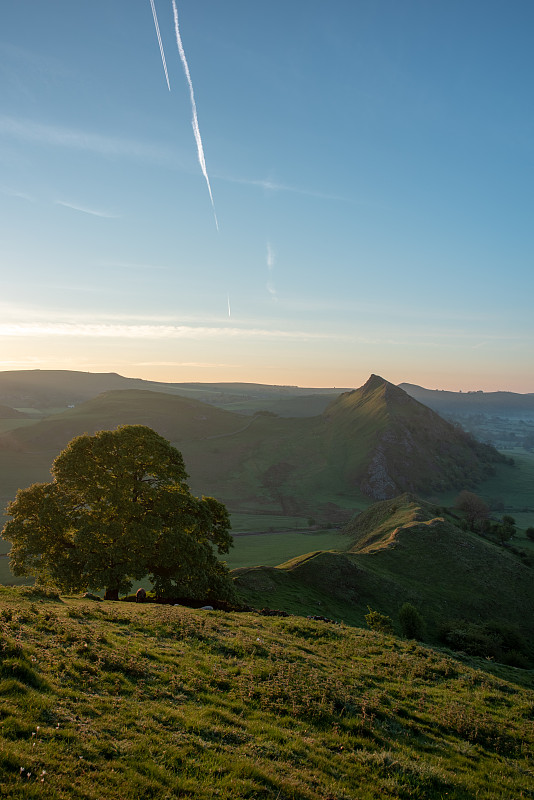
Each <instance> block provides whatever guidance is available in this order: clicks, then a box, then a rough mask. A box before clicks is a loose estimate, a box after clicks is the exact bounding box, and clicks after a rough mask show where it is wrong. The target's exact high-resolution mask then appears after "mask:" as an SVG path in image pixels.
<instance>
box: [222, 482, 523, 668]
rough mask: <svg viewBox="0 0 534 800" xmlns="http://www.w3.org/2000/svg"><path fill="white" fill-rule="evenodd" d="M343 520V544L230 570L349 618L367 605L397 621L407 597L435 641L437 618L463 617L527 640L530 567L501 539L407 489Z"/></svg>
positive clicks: (297, 605)
mask: <svg viewBox="0 0 534 800" xmlns="http://www.w3.org/2000/svg"><path fill="white" fill-rule="evenodd" d="M344 530H345V532H346V534H347V537H348V542H347V550H346V551H345V552H343V553H336V552H332V551H331V552H317V553H311V554H308V555H307V556H301V557H299V558H296V559H293V560H292V561H289V562H287V563H285V564H282V565H280V566H279V567H276V568H272V567H271V568H264V567H257V568H253V569H242V570H234V572H233V574H234V575H235V577H236V585H237V586H238V587H239V590H240V592H241V593H242V595H243V597H244V598H245V599H246V600H247V602H250V603H258V601H259V600H260V597H263V605H267V606H270V607H273V608H281V609H285V610H288V611H298V612H300V613H303V610H304V608H305V607H306V606H307V607H308V608H311V609H313V611H312V613H314V614H326V615H327V616H333V617H335V618H338V619H343V620H344V621H346V622H348V623H350V624H363V622H364V617H365V614H366V613H367V607H368V605H370V606H371V607H373V608H374V609H377V610H379V611H380V612H382V613H385V614H387V615H390V616H391V617H392V619H393V620H394V622H395V624H396V625H397V626H398V615H399V610H400V608H401V606H402V605H403V604H404V603H406V602H409V603H412V604H413V605H414V606H416V607H417V608H418V609H420V611H421V613H422V615H423V617H424V619H425V623H426V631H427V633H426V635H427V637H428V639H429V640H430V641H437V639H438V636H439V632H440V628H441V626H442V625H443V624H444V623H448V622H450V621H454V620H458V619H461V620H467V621H470V622H473V623H480V621H481V620H482V621H484V622H488V621H492V622H495V623H498V624H500V625H504V626H506V625H513V626H516V627H517V629H518V630H521V631H522V633H523V635H524V636H525V637H527V638H528V639H529V640H530V642H531V644H532V639H533V637H534V617H533V615H532V611H533V610H534V581H533V578H534V570H533V569H532V568H531V567H529V566H526V565H525V564H523V563H522V561H521V559H520V558H518V557H517V556H516V555H514V554H513V553H511V552H509V551H508V550H507V549H505V548H503V547H500V546H497V545H496V544H494V543H492V542H490V541H488V540H486V539H483V538H482V537H480V536H478V535H476V534H473V533H470V532H468V531H463V530H461V529H460V528H459V527H457V526H456V525H454V524H452V522H451V521H448V520H447V519H445V518H444V517H442V516H439V515H436V509H434V508H433V507H432V506H431V505H429V504H427V503H424V502H422V501H420V500H418V499H416V498H415V497H413V496H411V495H407V494H406V495H402V496H400V497H397V498H394V499H392V500H386V501H382V502H380V503H376V504H374V505H373V506H370V507H369V508H368V509H367V510H366V511H364V512H362V513H361V514H359V515H358V516H357V517H356V518H355V519H354V520H352V521H351V522H350V523H349V524H348V525H347V526H346V527H345V529H344ZM527 609H528V611H527ZM308 613H309V612H308ZM397 630H400V628H398V627H397ZM533 655H534V653H532V652H531V653H530V656H531V657H532V656H533Z"/></svg>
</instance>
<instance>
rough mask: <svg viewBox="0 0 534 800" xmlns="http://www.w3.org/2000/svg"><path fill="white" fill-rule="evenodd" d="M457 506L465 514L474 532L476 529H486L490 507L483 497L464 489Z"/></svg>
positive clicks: (457, 500)
mask: <svg viewBox="0 0 534 800" xmlns="http://www.w3.org/2000/svg"><path fill="white" fill-rule="evenodd" d="M455 506H456V508H458V509H459V510H460V511H461V512H462V513H463V515H464V517H465V519H466V521H467V523H468V525H469V527H470V529H471V530H472V531H474V530H475V528H476V527H478V528H480V529H483V528H484V526H485V524H486V520H487V519H488V517H489V507H488V505H487V503H486V502H485V501H484V500H483V499H482V498H481V497H479V496H478V495H477V494H474V492H468V491H466V490H465V489H464V490H463V491H462V492H460V494H459V495H458V497H457V498H456V502H455Z"/></svg>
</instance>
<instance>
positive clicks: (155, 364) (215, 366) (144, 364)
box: [133, 361, 242, 369]
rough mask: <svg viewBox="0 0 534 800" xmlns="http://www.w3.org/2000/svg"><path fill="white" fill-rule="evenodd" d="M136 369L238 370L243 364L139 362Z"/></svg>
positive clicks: (135, 364) (135, 365)
mask: <svg viewBox="0 0 534 800" xmlns="http://www.w3.org/2000/svg"><path fill="white" fill-rule="evenodd" d="M133 366H134V367H200V368H201V369H202V368H204V369H218V368H220V367H224V368H228V367H232V368H234V369H235V368H238V367H241V366H242V365H241V364H209V363H206V362H203V361H138V362H136V363H134V364H133Z"/></svg>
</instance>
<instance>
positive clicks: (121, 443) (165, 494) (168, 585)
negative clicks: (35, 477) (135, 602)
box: [2, 425, 232, 599]
mask: <svg viewBox="0 0 534 800" xmlns="http://www.w3.org/2000/svg"><path fill="white" fill-rule="evenodd" d="M51 473H52V477H53V480H52V482H50V483H37V484H33V485H32V486H30V487H28V488H27V489H19V491H18V492H17V495H16V497H15V499H14V500H13V502H11V503H10V504H9V506H8V508H7V511H8V514H10V515H11V517H12V519H11V520H10V521H9V522H7V524H6V525H5V527H4V530H3V531H2V536H3V537H4V538H5V539H7V540H9V541H11V542H12V548H11V552H10V562H11V570H12V571H13V573H14V574H15V575H34V576H36V577H37V578H38V579H39V580H40V581H41V582H47V583H53V584H55V585H56V586H57V587H58V588H60V589H61V590H62V591H81V590H84V589H87V588H91V589H106V597H108V598H109V599H116V598H118V595H119V593H125V592H128V591H129V590H130V589H131V587H132V582H133V581H134V580H140V579H141V578H143V577H145V576H146V575H148V576H149V580H150V581H151V582H152V584H153V586H154V589H155V591H156V594H157V595H160V596H175V597H183V598H196V599H204V598H209V597H210V598H218V599H228V598H229V597H231V595H232V588H231V582H230V578H229V575H228V570H227V568H226V565H225V564H223V563H221V562H220V561H219V560H218V559H217V556H216V554H215V550H217V551H218V553H219V554H222V553H227V552H228V550H229V548H230V547H231V544H232V537H231V535H230V520H229V517H228V512H227V510H226V508H225V506H224V505H223V504H222V503H220V502H218V501H217V500H215V499H213V498H212V497H202V498H197V497H194V496H193V495H192V494H191V492H190V490H189V487H188V485H187V483H186V479H187V477H188V476H187V473H186V471H185V466H184V461H183V458H182V454H181V453H180V451H179V450H177V449H176V448H175V447H173V446H172V445H171V444H169V442H167V440H166V439H164V438H163V437H162V436H160V435H159V434H158V433H156V432H155V431H153V430H152V429H151V428H148V427H146V426H144V425H123V426H121V427H119V428H117V429H116V430H114V431H100V432H98V433H95V434H94V435H92V436H90V435H88V434H84V435H83V436H78V437H76V438H75V439H73V440H72V441H71V442H70V443H69V444H68V445H67V447H66V448H65V449H64V450H63V451H62V452H61V453H60V454H59V455H58V456H57V458H56V459H55V461H54V463H53V466H52V469H51Z"/></svg>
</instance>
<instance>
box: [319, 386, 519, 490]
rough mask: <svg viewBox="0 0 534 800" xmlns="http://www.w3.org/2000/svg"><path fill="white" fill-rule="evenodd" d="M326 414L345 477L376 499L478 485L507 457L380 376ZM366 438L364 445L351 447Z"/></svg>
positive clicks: (339, 400) (337, 403) (342, 398)
mask: <svg viewBox="0 0 534 800" xmlns="http://www.w3.org/2000/svg"><path fill="white" fill-rule="evenodd" d="M325 416H326V417H327V419H328V420H329V422H330V431H331V433H330V439H331V441H332V442H335V445H336V448H335V452H336V459H337V463H338V465H344V469H345V472H346V479H347V480H350V478H352V479H353V480H355V481H356V482H358V483H359V486H360V488H361V490H362V491H363V493H364V494H366V495H368V496H370V497H373V498H375V499H384V498H387V497H393V496H395V495H396V494H398V493H399V492H402V491H413V492H417V493H423V494H427V495H428V494H432V493H433V492H441V491H445V490H446V489H448V488H452V487H459V486H466V485H467V486H469V485H476V484H477V483H478V482H479V481H481V480H483V479H484V478H485V477H487V476H488V475H490V474H491V473H492V471H493V465H494V464H496V463H499V462H500V461H502V460H504V459H503V457H502V456H500V455H499V453H498V452H497V451H496V450H495V449H494V448H492V447H489V446H488V445H484V444H481V443H479V442H477V441H476V440H475V439H473V438H472V437H471V436H469V435H468V434H466V433H465V432H464V431H463V430H461V429H460V428H458V427H456V426H454V425H451V424H450V423H449V422H446V421H445V420H443V419H442V418H441V417H439V416H438V414H436V413H435V412H433V411H432V410H431V409H429V408H427V407H426V406H424V405H422V404H421V403H419V402H418V401H416V400H414V399H413V398H411V397H410V396H409V395H408V394H406V392H404V391H402V389H399V388H398V387H396V386H393V384H391V383H389V382H388V381H385V380H384V379H383V378H380V377H379V376H377V375H372V376H371V377H370V378H369V380H368V381H367V383H366V384H365V385H364V386H362V387H361V388H360V389H356V390H354V391H352V392H347V393H345V394H343V395H341V396H340V397H339V398H337V399H336V400H334V401H333V402H332V403H331V405H330V406H329V407H328V408H327V410H326V411H325ZM356 431H357V432H358V433H354V432H356ZM364 437H366V440H367V441H366V446H365V447H363V448H361V447H360V448H359V449H358V448H354V449H353V447H354V443H355V442H358V443H360V442H361V441H362V439H363V438H364ZM342 448H343V451H342Z"/></svg>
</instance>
